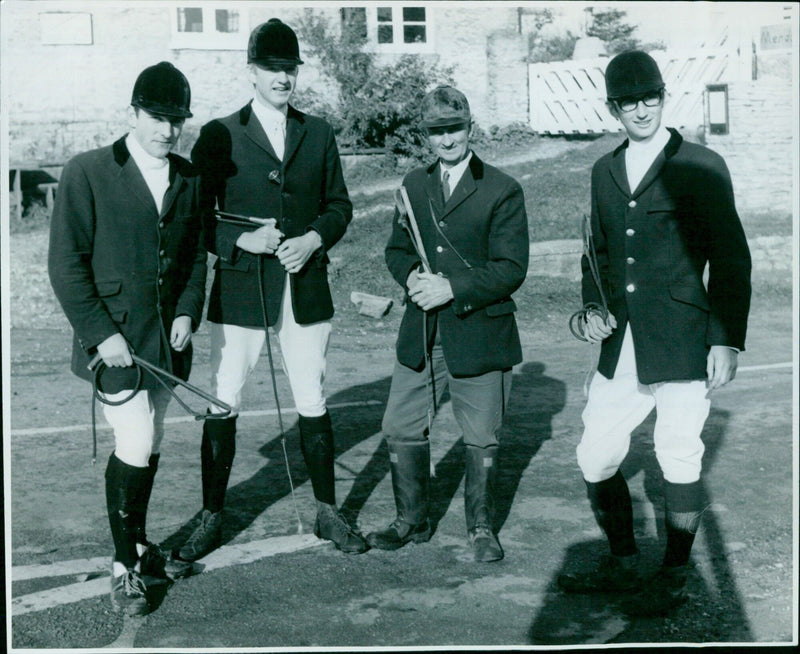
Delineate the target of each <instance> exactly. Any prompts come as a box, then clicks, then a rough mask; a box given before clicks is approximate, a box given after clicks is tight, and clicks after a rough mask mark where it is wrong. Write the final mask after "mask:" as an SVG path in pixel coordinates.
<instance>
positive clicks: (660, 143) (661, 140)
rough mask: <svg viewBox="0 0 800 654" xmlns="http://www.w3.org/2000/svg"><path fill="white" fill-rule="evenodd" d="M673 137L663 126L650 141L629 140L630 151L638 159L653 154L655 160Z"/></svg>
mask: <svg viewBox="0 0 800 654" xmlns="http://www.w3.org/2000/svg"><path fill="white" fill-rule="evenodd" d="M671 137H672V134H670V132H669V130H668V129H667V128H666V127H664V126H663V125H662V126H661V127H659V128H658V131H657V132H656V133H655V134H654V135H653V138H651V139H650V140H649V141H646V142H643V141H634V140H633V139H628V150H629V151H630V152H631V154H633V155H634V156H636V157H645V156H646V154H647V153H648V152H651V153H653V157H654V158H655V155H656V154H658V153H659V152H661V151H662V150H663V149H664V147H665V146H666V145H667V143H668V142H669V139H670V138H671Z"/></svg>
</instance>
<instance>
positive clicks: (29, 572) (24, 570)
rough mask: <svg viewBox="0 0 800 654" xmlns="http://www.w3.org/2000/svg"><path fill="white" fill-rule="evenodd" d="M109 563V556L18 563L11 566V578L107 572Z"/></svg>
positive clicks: (17, 579)
mask: <svg viewBox="0 0 800 654" xmlns="http://www.w3.org/2000/svg"><path fill="white" fill-rule="evenodd" d="M110 565H111V557H110V556H98V557H95V558H93V559H73V560H72V561H61V562H59V563H48V564H43V565H18V566H15V567H13V568H11V580H12V581H25V580H27V579H41V578H42V577H60V576H62V575H79V574H85V573H87V572H103V571H105V572H108V568H109V566H110Z"/></svg>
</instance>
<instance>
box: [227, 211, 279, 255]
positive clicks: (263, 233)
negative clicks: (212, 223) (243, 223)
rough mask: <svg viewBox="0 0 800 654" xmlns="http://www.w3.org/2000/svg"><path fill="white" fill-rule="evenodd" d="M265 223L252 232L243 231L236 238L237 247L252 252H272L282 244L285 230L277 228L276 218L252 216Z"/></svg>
mask: <svg viewBox="0 0 800 654" xmlns="http://www.w3.org/2000/svg"><path fill="white" fill-rule="evenodd" d="M251 220H255V221H256V222H259V223H261V224H262V225H263V227H259V228H258V229H256V230H255V231H252V232H242V234H240V235H239V238H237V239H236V247H238V248H239V249H241V250H244V251H245V252H250V253H251V254H272V253H273V252H275V250H276V249H277V248H278V245H280V242H281V239H282V238H283V232H282V231H280V230H279V229H276V228H275V225H277V224H278V222H277V221H276V220H275V219H274V218H251Z"/></svg>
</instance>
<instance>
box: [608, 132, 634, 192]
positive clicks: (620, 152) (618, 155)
mask: <svg viewBox="0 0 800 654" xmlns="http://www.w3.org/2000/svg"><path fill="white" fill-rule="evenodd" d="M627 148H628V140H627V139H625V142H624V143H623V144H622V145H620V146H619V147H618V148H617V149H616V150H614V156H613V157H612V158H611V166H610V167H609V172H610V173H611V179H613V180H614V183H615V184H616V185H617V187H618V188H619V190H620V191H622V193H623V194H624V195H625V197H630V194H631V189H630V186H628V170H627V168H626V167H625V151H626V150H627Z"/></svg>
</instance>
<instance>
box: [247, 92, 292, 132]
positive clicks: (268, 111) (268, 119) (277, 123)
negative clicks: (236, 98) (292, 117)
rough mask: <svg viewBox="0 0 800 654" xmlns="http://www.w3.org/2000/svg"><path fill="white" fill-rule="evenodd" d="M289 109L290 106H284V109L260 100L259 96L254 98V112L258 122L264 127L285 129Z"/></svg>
mask: <svg viewBox="0 0 800 654" xmlns="http://www.w3.org/2000/svg"><path fill="white" fill-rule="evenodd" d="M288 109H289V108H288V106H286V107H284V108H283V110H280V109H276V108H275V107H273V106H272V105H271V104H269V103H267V102H262V101H261V100H259V99H258V96H255V97H254V98H253V113H255V115H256V118H258V122H260V123H261V125H262V127H264V129H270V128H271V129H276V128H281V129H283V126H284V125H285V124H286V114H287V112H288Z"/></svg>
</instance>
